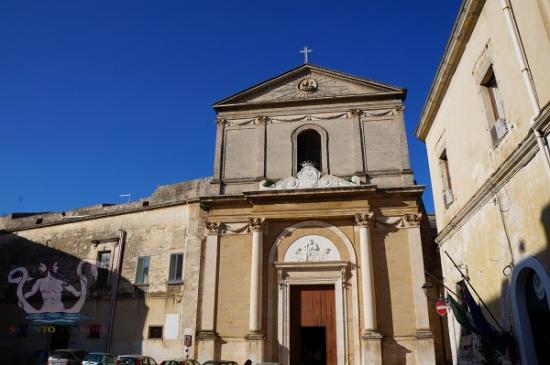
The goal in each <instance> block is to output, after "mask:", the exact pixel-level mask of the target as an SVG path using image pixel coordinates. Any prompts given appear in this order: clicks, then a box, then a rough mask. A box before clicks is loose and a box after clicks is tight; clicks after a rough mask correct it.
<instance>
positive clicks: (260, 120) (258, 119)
mask: <svg viewBox="0 0 550 365" xmlns="http://www.w3.org/2000/svg"><path fill="white" fill-rule="evenodd" d="M268 121H269V118H268V117H267V115H258V116H257V117H256V120H255V121H254V124H258V125H264V124H266V123H267V122H268Z"/></svg>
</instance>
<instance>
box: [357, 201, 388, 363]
mask: <svg viewBox="0 0 550 365" xmlns="http://www.w3.org/2000/svg"><path fill="white" fill-rule="evenodd" d="M373 216H374V214H373V213H372V212H367V213H358V214H356V215H355V223H356V224H357V225H358V226H359V244H360V254H361V284H362V286H361V293H362V300H363V332H362V334H361V339H362V340H363V341H362V342H363V346H362V350H363V361H364V364H365V365H381V364H382V335H381V334H380V333H378V332H377V330H376V303H375V295H374V276H373V274H374V269H373V262H372V245H371V238H370V232H369V231H370V229H371V227H372V223H373Z"/></svg>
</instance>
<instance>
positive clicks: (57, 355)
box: [50, 351, 74, 360]
mask: <svg viewBox="0 0 550 365" xmlns="http://www.w3.org/2000/svg"><path fill="white" fill-rule="evenodd" d="M50 358H51V359H52V360H72V359H74V357H73V355H72V354H71V353H70V352H67V351H55V352H53V353H52V354H51V355H50Z"/></svg>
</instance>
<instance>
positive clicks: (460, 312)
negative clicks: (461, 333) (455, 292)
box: [447, 294, 481, 335]
mask: <svg viewBox="0 0 550 365" xmlns="http://www.w3.org/2000/svg"><path fill="white" fill-rule="evenodd" d="M447 302H448V303H449V304H450V306H451V309H452V310H453V314H454V317H455V319H456V320H457V322H458V323H460V325H461V326H462V327H464V328H465V329H467V330H468V331H470V332H473V333H476V334H478V335H481V334H480V333H479V331H478V329H477V328H476V327H475V326H474V324H473V323H472V322H471V321H470V317H469V316H468V313H467V312H466V311H465V310H464V308H462V306H461V305H460V304H458V302H457V301H456V300H454V298H453V297H452V296H451V295H450V294H447Z"/></svg>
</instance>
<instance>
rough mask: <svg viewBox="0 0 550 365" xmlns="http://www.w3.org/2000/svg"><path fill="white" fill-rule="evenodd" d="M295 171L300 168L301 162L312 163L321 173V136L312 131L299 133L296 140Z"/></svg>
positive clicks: (307, 130)
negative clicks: (296, 163)
mask: <svg viewBox="0 0 550 365" xmlns="http://www.w3.org/2000/svg"><path fill="white" fill-rule="evenodd" d="M297 145H298V146H297V147H298V148H297V162H298V166H297V170H298V171H299V170H300V169H301V168H302V162H305V161H310V162H313V165H314V166H315V168H316V169H317V170H319V171H322V169H323V166H322V164H321V160H322V156H321V135H320V134H319V133H317V131H315V130H313V129H306V130H305V131H302V132H300V134H298V138H297Z"/></svg>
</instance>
